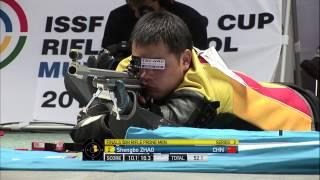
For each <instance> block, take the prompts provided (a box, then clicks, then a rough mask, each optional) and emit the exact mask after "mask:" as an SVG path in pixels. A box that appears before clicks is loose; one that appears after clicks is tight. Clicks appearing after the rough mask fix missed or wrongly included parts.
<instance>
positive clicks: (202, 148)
mask: <svg viewBox="0 0 320 180" xmlns="http://www.w3.org/2000/svg"><path fill="white" fill-rule="evenodd" d="M101 144H102V143H98V144H97V141H95V140H88V141H87V142H86V143H85V144H84V146H83V147H84V151H83V160H104V161H118V162H122V161H150V162H151V161H157V162H177V161H180V162H185V161H195V162H204V161H208V154H209V153H230V154H234V153H238V145H239V140H237V139H105V141H104V145H101ZM97 146H99V148H98V149H99V150H97V148H96V147H97Z"/></svg>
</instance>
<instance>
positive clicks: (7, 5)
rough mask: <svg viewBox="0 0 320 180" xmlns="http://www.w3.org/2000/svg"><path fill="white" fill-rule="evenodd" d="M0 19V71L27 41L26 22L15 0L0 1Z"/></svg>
mask: <svg viewBox="0 0 320 180" xmlns="http://www.w3.org/2000/svg"><path fill="white" fill-rule="evenodd" d="M10 15H11V16H10ZM0 19H1V20H2V22H0V23H3V24H1V41H0V43H1V44H0V60H1V61H0V70H1V69H2V68H4V67H6V66H7V65H9V64H10V63H11V62H12V61H13V60H14V59H15V58H16V57H17V56H18V55H19V53H20V52H21V50H22V49H23V46H24V45H25V43H26V40H27V36H26V32H28V22H27V17H26V15H25V13H24V11H23V9H22V8H21V6H20V5H19V4H18V3H17V2H16V1H15V0H0ZM3 25H4V26H3ZM3 32H4V33H3ZM14 34H18V36H17V35H14ZM15 39H17V40H15ZM14 40H15V41H14ZM10 47H11V48H10Z"/></svg>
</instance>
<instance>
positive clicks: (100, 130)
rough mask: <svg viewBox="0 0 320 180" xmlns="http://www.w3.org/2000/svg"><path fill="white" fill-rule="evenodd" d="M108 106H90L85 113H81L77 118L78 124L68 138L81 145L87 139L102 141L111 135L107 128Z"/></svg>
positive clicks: (100, 104) (103, 104)
mask: <svg viewBox="0 0 320 180" xmlns="http://www.w3.org/2000/svg"><path fill="white" fill-rule="evenodd" d="M108 106H109V104H105V103H99V104H96V105H93V106H91V107H90V108H89V109H88V110H87V113H85V112H83V111H81V112H80V113H79V115H78V117H77V120H78V123H77V125H76V126H75V127H74V128H73V129H72V131H71V133H70V136H71V138H72V140H73V141H74V142H78V143H83V142H85V141H86V140H87V139H99V140H104V139H106V138H112V137H113V135H112V133H111V131H110V128H109V127H108V120H109V114H110V112H109V108H110V107H108Z"/></svg>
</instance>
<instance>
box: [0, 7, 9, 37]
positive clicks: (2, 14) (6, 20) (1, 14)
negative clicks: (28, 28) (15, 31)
mask: <svg viewBox="0 0 320 180" xmlns="http://www.w3.org/2000/svg"><path fill="white" fill-rule="evenodd" d="M0 18H1V19H2V20H3V22H4V25H5V28H6V32H12V23H11V20H10V18H9V16H8V15H7V14H6V13H5V12H4V11H2V10H1V9H0Z"/></svg>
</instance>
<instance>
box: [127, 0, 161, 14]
mask: <svg viewBox="0 0 320 180" xmlns="http://www.w3.org/2000/svg"><path fill="white" fill-rule="evenodd" d="M129 5H130V7H131V9H132V10H133V12H134V15H135V16H136V17H137V18H139V17H141V16H142V15H143V14H141V13H146V12H150V11H158V10H159V9H160V5H159V3H158V1H155V0H144V1H143V3H142V4H140V5H139V6H137V5H133V4H130V3H129Z"/></svg>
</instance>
